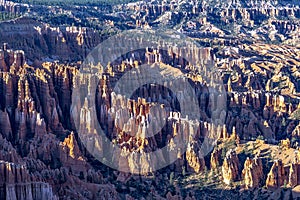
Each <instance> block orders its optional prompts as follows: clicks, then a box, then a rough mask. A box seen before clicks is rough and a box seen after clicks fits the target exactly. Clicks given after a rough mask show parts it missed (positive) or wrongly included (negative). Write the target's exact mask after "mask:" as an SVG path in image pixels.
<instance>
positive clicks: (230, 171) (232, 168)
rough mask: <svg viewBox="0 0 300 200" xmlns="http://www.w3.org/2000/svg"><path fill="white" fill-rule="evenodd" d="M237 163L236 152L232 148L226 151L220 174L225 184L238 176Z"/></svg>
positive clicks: (228, 183)
mask: <svg viewBox="0 0 300 200" xmlns="http://www.w3.org/2000/svg"><path fill="white" fill-rule="evenodd" d="M239 165H240V163H239V159H238V157H237V154H236V152H235V151H234V150H230V151H228V152H227V153H226V157H225V159H224V161H223V165H222V175H223V181H224V183H225V184H227V185H230V184H231V183H232V182H234V181H236V180H238V179H239V178H240V177H239V176H240V174H239Z"/></svg>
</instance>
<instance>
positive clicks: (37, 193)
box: [0, 161, 58, 200]
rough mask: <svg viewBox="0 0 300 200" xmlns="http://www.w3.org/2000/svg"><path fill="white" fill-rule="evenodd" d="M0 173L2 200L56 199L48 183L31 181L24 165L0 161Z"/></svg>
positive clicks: (0, 194)
mask: <svg viewBox="0 0 300 200" xmlns="http://www.w3.org/2000/svg"><path fill="white" fill-rule="evenodd" d="M0 171H1V172H0V173H1V178H0V196H1V198H3V199H7V200H9V199H15V200H17V199H23V200H27V199H28V200H35V199H36V200H38V199H50V200H57V199H58V197H57V196H56V195H54V194H53V191H52V187H51V186H50V185H49V184H48V183H45V182H35V181H33V180H32V177H31V176H30V174H29V173H28V171H27V169H26V167H25V166H24V165H18V164H14V163H8V162H3V161H1V162H0Z"/></svg>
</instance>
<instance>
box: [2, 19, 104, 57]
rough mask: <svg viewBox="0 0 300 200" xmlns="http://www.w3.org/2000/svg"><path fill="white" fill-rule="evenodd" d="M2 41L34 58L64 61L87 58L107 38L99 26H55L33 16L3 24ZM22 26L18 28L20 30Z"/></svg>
mask: <svg viewBox="0 0 300 200" xmlns="http://www.w3.org/2000/svg"><path fill="white" fill-rule="evenodd" d="M0 27H1V28H0V30H6V31H0V38H1V39H0V42H1V43H10V44H11V48H14V49H23V50H24V51H25V52H26V55H27V57H28V58H29V59H30V60H31V61H34V60H35V59H40V58H51V59H55V60H56V59H59V60H60V61H78V60H83V59H84V58H85V57H86V56H87V54H88V53H89V52H90V51H91V50H92V49H93V48H94V47H95V46H97V45H98V44H99V43H100V42H101V41H102V40H103V38H101V36H100V34H99V33H97V32H96V31H95V30H92V29H89V28H78V27H61V28H60V27H51V26H49V25H46V24H43V23H41V22H37V21H35V20H33V19H30V18H26V17H23V18H19V19H15V20H13V21H12V23H11V22H3V23H1V24H0ZM16 30H18V31H16Z"/></svg>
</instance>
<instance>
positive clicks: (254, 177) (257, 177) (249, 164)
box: [242, 158, 264, 188]
mask: <svg viewBox="0 0 300 200" xmlns="http://www.w3.org/2000/svg"><path fill="white" fill-rule="evenodd" d="M242 175H243V179H244V181H245V186H246V188H256V187H260V186H261V185H262V183H263V182H264V174H263V164H262V160H261V159H260V158H254V159H250V158H247V159H246V161H245V163H244V169H243V171H242Z"/></svg>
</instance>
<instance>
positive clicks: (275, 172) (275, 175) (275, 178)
mask: <svg viewBox="0 0 300 200" xmlns="http://www.w3.org/2000/svg"><path fill="white" fill-rule="evenodd" d="M284 184H285V185H286V184H287V176H286V173H285V169H284V166H283V164H282V161H281V160H277V161H275V162H274V164H273V166H272V168H271V170H270V172H269V174H268V176H267V180H266V186H267V187H268V188H278V187H280V186H283V185H284Z"/></svg>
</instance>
